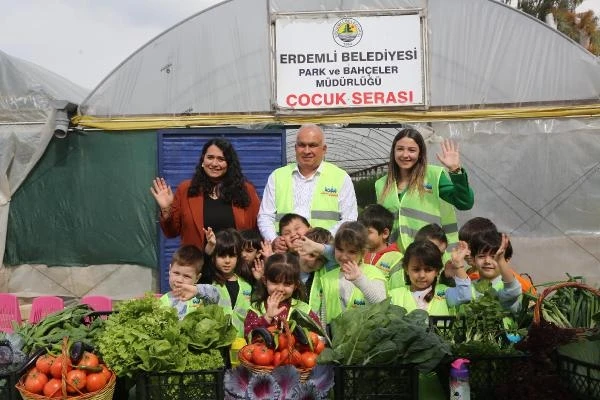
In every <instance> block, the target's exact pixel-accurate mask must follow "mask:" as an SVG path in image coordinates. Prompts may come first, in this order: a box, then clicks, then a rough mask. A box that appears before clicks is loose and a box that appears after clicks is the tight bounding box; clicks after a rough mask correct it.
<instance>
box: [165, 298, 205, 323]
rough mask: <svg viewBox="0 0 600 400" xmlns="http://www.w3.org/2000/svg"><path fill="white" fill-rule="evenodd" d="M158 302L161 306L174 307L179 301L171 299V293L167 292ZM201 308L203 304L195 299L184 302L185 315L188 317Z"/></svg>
mask: <svg viewBox="0 0 600 400" xmlns="http://www.w3.org/2000/svg"><path fill="white" fill-rule="evenodd" d="M159 302H160V305H161V306H167V307H175V304H177V303H180V302H181V300H179V299H176V298H174V297H172V296H171V292H168V293H165V294H163V295H162V296H161V297H160V299H159ZM202 306H204V302H203V301H202V300H201V299H199V298H197V297H193V298H191V299H190V300H187V301H186V302H185V315H188V314H189V313H191V312H192V311H194V310H195V309H196V308H198V307H202ZM180 318H181V317H180Z"/></svg>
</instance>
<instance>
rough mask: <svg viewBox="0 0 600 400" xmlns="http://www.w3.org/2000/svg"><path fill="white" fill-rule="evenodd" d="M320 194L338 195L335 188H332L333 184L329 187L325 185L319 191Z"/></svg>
mask: <svg viewBox="0 0 600 400" xmlns="http://www.w3.org/2000/svg"><path fill="white" fill-rule="evenodd" d="M321 194H324V195H326V196H331V197H338V192H337V189H336V188H334V187H333V186H331V187H328V186H325V187H324V188H323V191H322V192H321Z"/></svg>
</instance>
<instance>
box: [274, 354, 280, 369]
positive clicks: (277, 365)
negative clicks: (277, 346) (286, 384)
mask: <svg viewBox="0 0 600 400" xmlns="http://www.w3.org/2000/svg"><path fill="white" fill-rule="evenodd" d="M279 364H281V352H280V351H276V352H275V353H273V366H275V367H279Z"/></svg>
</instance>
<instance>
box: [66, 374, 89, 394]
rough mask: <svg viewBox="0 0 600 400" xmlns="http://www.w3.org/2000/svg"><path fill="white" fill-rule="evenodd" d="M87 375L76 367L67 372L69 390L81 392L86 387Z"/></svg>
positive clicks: (70, 391)
mask: <svg viewBox="0 0 600 400" xmlns="http://www.w3.org/2000/svg"><path fill="white" fill-rule="evenodd" d="M85 381H86V375H85V372H84V371H82V370H80V369H74V370H72V371H69V373H68V374H67V392H69V393H80V392H81V391H82V390H83V388H84V387H85Z"/></svg>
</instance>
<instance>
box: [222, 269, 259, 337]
mask: <svg viewBox="0 0 600 400" xmlns="http://www.w3.org/2000/svg"><path fill="white" fill-rule="evenodd" d="M237 282H238V285H239V286H240V289H239V291H238V296H237V299H236V301H235V305H234V306H233V307H232V305H231V298H230V297H229V292H228V291H227V287H226V286H225V285H218V284H216V283H215V284H214V286H215V287H216V288H217V290H218V291H219V305H220V306H221V307H223V311H224V312H225V314H229V315H231V323H232V324H233V326H234V327H235V329H236V330H237V333H238V337H244V321H245V320H246V314H248V310H249V309H250V295H251V294H252V286H250V284H249V283H248V282H246V281H245V280H243V279H242V278H240V277H239V276H238V277H237Z"/></svg>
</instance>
